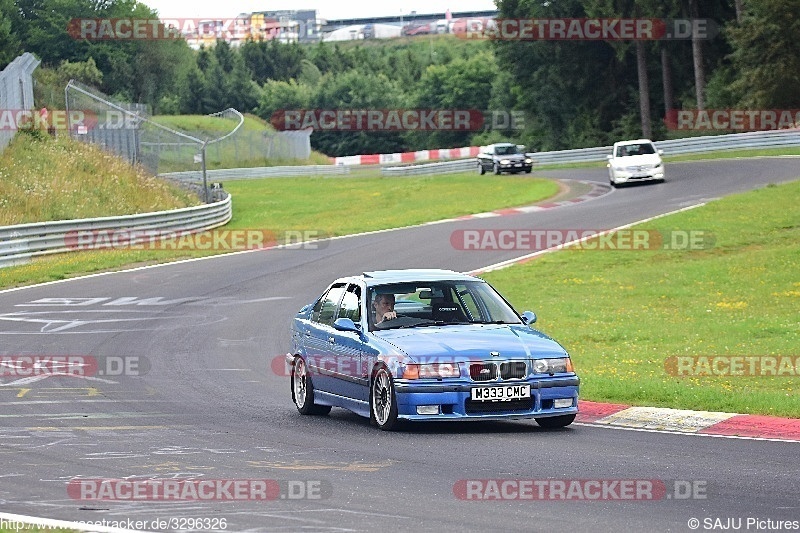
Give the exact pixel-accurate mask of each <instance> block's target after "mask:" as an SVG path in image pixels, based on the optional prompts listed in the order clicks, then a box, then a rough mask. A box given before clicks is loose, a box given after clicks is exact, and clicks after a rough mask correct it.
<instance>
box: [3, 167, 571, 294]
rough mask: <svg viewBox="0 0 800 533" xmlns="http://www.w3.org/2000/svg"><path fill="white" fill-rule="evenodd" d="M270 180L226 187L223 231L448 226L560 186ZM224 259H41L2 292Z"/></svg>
mask: <svg viewBox="0 0 800 533" xmlns="http://www.w3.org/2000/svg"><path fill="white" fill-rule="evenodd" d="M378 173H379V171H375V174H374V175H372V176H366V175H365V177H357V178H355V177H354V178H308V177H297V178H267V179H262V180H241V181H231V182H226V183H225V189H226V190H227V191H228V192H230V193H231V194H232V195H233V205H234V208H233V213H234V214H233V217H234V218H233V220H231V222H230V223H229V224H228V225H227V226H225V228H224V229H226V230H228V229H251V230H266V231H268V232H270V233H271V234H273V235H276V236H280V235H281V233H282V232H283V231H286V230H300V231H304V230H309V231H314V232H318V233H317V234H322V235H327V236H336V235H346V234H350V233H358V232H362V231H370V230H379V229H387V228H393V227H401V226H408V225H412V224H419V223H422V222H427V221H432V220H439V219H443V218H449V217H455V216H459V215H466V214H470V213H478V212H483V211H491V210H493V209H499V208H503V207H513V206H519V205H525V204H532V203H535V202H537V201H540V200H543V199H545V198H549V197H551V196H553V195H554V194H556V193H557V192H558V184H557V183H555V182H553V181H550V180H544V179H538V178H530V177H521V176H494V177H493V178H492V179H491V180H487V179H485V178H484V177H480V176H477V175H475V174H474V173H465V174H451V175H447V176H435V177H414V178H383V177H378V175H379V174H378ZM223 252H224V250H222V251H216V252H215V251H169V250H163V251H160V250H107V251H82V252H76V253H70V254H60V255H58V256H53V257H42V258H37V259H34V260H33V261H31V262H30V263H29V264H26V265H21V266H16V267H10V268H0V287H13V286H19V285H30V284H33V283H41V282H45V281H53V280H59V279H65V278H68V277H73V276H76V275H80V274H86V273H92V272H101V271H106V270H112V269H117V268H120V267H126V266H137V265H144V264H153V263H165V262H169V261H174V260H178V259H186V258H191V257H203V256H208V255H213V254H215V253H223Z"/></svg>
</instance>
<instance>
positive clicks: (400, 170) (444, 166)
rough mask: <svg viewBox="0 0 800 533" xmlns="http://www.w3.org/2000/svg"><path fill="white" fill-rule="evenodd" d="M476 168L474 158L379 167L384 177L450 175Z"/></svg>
mask: <svg viewBox="0 0 800 533" xmlns="http://www.w3.org/2000/svg"><path fill="white" fill-rule="evenodd" d="M475 168H477V164H476V163H475V158H470V159H458V160H455V161H444V162H442V163H423V164H421V165H406V166H396V167H381V174H383V175H384V176H419V175H428V174H450V173H453V172H466V171H469V170H474V169H475Z"/></svg>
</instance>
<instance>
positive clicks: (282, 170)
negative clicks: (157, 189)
mask: <svg viewBox="0 0 800 533" xmlns="http://www.w3.org/2000/svg"><path fill="white" fill-rule="evenodd" d="M344 174H350V167H346V166H343V165H296V166H285V167H254V168H221V169H217V170H207V171H206V175H207V176H208V178H209V179H212V180H243V179H258V178H284V177H290V176H323V175H344ZM159 176H161V177H163V178H173V179H178V180H182V181H202V180H203V173H202V172H201V171H199V170H190V171H187V172H167V173H165V174H159Z"/></svg>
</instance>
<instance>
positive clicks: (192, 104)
mask: <svg viewBox="0 0 800 533" xmlns="http://www.w3.org/2000/svg"><path fill="white" fill-rule="evenodd" d="M178 87H179V89H178V94H179V109H180V113H182V114H186V115H199V114H201V113H202V112H203V98H204V96H205V91H206V84H205V78H204V76H203V72H202V71H201V70H200V69H199V68H198V67H196V66H195V67H193V68H191V69H189V71H188V72H187V73H186V76H184V78H183V80H182V82H181V83H180V84H179V85H178Z"/></svg>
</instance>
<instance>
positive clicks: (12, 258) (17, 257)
mask: <svg viewBox="0 0 800 533" xmlns="http://www.w3.org/2000/svg"><path fill="white" fill-rule="evenodd" d="M231 215H232V209H231V196H230V195H229V194H226V196H225V199H223V200H220V201H218V202H215V203H210V204H203V205H198V206H193V207H184V208H182V209H174V210H172V211H159V212H154V213H140V214H136V215H125V216H118V217H101V218H86V219H78V220H61V221H56V222H40V223H34V224H19V225H16V226H4V227H0V267H8V266H14V265H19V264H24V263H26V262H28V260H29V259H30V258H31V257H34V256H41V255H47V254H55V253H61V252H69V251H74V248H70V247H69V246H68V242H67V236H68V235H69V234H71V233H75V232H78V231H91V230H112V231H113V230H158V231H170V230H174V231H182V232H198V231H205V230H210V229H213V228H216V227H218V226H223V225H225V224H227V223H228V221H229V220H230V219H231Z"/></svg>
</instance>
